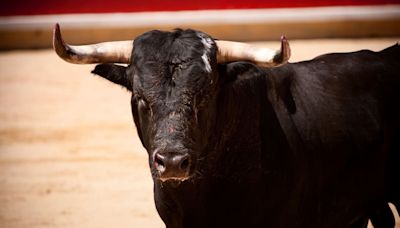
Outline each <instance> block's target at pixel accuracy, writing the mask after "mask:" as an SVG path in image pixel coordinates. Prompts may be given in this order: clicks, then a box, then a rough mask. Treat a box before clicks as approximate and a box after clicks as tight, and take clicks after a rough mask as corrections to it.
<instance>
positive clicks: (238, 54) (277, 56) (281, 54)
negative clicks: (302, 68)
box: [215, 36, 290, 67]
mask: <svg viewBox="0 0 400 228" xmlns="http://www.w3.org/2000/svg"><path fill="white" fill-rule="evenodd" d="M215 43H216V44H217V47H218V54H217V61H218V63H225V62H232V61H250V62H253V63H255V64H257V65H260V66H264V67H275V66H279V65H282V64H285V63H286V62H287V61H288V60H289V58H290V46H289V42H288V41H287V39H286V37H285V36H282V37H281V48H280V49H279V50H271V49H268V48H261V47H256V46H254V45H250V44H246V43H241V42H232V41H224V40H216V41H215Z"/></svg>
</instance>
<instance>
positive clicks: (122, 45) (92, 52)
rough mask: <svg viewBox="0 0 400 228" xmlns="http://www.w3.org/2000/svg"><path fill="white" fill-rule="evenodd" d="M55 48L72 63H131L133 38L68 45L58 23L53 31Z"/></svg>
mask: <svg viewBox="0 0 400 228" xmlns="http://www.w3.org/2000/svg"><path fill="white" fill-rule="evenodd" d="M53 48H54V50H55V51H56V53H57V55H58V56H60V57H61V58H62V59H64V60H65V61H67V62H70V63H76V64H88V63H130V59H131V55H132V49H133V40H127V41H113V42H104V43H98V44H90V45H79V46H73V45H68V44H66V43H65V42H64V40H63V38H62V36H61V31H60V26H59V25H58V24H56V25H55V26H54V31H53Z"/></svg>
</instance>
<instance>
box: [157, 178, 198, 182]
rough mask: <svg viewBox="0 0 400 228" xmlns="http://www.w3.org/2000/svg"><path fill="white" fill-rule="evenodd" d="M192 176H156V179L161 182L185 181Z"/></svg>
mask: <svg viewBox="0 0 400 228" xmlns="http://www.w3.org/2000/svg"><path fill="white" fill-rule="evenodd" d="M191 178H192V176H186V177H157V179H158V180H160V181H161V182H167V183H168V182H171V183H172V182H185V181H188V180H190V179H191Z"/></svg>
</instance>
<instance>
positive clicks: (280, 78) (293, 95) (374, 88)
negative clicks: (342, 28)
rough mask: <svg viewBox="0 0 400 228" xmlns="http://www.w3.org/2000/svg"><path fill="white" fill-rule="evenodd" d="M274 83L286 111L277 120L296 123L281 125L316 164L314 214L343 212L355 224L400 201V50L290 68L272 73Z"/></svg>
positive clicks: (312, 170) (312, 169)
mask: <svg viewBox="0 0 400 228" xmlns="http://www.w3.org/2000/svg"><path fill="white" fill-rule="evenodd" d="M272 80H273V81H274V83H275V84H276V85H275V88H278V89H277V90H276V93H277V94H278V95H277V97H279V98H280V99H279V100H278V101H277V102H278V103H281V105H277V106H275V107H285V108H284V110H277V113H279V114H278V115H281V116H283V115H285V116H288V118H280V121H281V124H282V125H283V126H286V127H285V131H286V133H288V134H287V135H289V136H290V137H289V142H290V143H291V144H292V148H293V150H297V151H298V150H299V149H298V148H299V147H302V149H301V151H300V152H302V153H304V156H305V160H306V161H307V163H308V164H307V165H305V168H306V169H307V170H308V179H307V181H309V182H310V183H313V184H312V185H311V186H310V187H309V188H312V189H311V190H308V191H309V193H310V194H315V195H316V196H317V198H319V199H320V202H314V203H315V205H314V206H311V210H312V207H320V209H321V210H322V211H323V210H324V208H325V209H326V211H327V212H328V211H329V210H334V208H338V215H339V214H340V213H341V212H340V209H339V208H342V209H343V208H347V209H346V210H349V211H347V212H346V213H345V214H342V215H340V216H347V215H350V214H351V213H352V212H351V211H353V212H354V213H358V212H356V211H357V210H359V211H363V210H364V211H365V210H368V209H366V208H368V207H369V206H370V205H368V206H367V202H373V204H379V203H380V202H381V201H383V200H385V198H387V197H388V195H390V196H391V197H392V198H396V199H397V200H398V198H399V197H398V196H396V194H397V193H395V191H392V190H389V193H387V192H388V189H393V188H394V184H395V183H394V182H393V181H392V180H394V179H396V178H397V175H399V174H397V173H400V171H399V168H398V167H396V166H394V163H398V162H400V159H399V155H398V154H399V153H398V152H396V150H397V151H399V148H400V147H399V143H398V141H399V140H400V138H398V137H399V135H400V134H399V132H400V102H399V98H400V93H399V92H398V91H399V89H400V48H399V45H394V46H392V47H390V48H387V49H385V50H383V51H381V52H372V51H366V50H363V51H359V52H354V53H347V54H346V53H343V54H341V53H334V54H327V55H322V56H319V57H317V58H315V59H313V60H311V61H305V62H299V63H294V64H288V65H287V66H284V67H280V68H277V69H274V70H272ZM282 91H283V92H282ZM278 109H279V108H278ZM293 132H296V134H293ZM293 135H294V136H293ZM388 157H390V159H392V161H391V160H390V159H388ZM388 167H389V169H388ZM388 179H389V180H388ZM392 182H393V184H392ZM387 185H389V186H387ZM307 188H308V187H307ZM397 192H400V191H398V190H397ZM332 199H334V200H332ZM322 202H324V203H322ZM310 204H311V205H312V204H313V203H310ZM348 205H352V207H353V208H352V209H350V208H348ZM342 212H343V211H342ZM346 214H347V215H346ZM332 219H334V218H332Z"/></svg>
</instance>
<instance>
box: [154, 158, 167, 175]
mask: <svg viewBox="0 0 400 228" xmlns="http://www.w3.org/2000/svg"><path fill="white" fill-rule="evenodd" d="M163 159H164V157H163V156H161V155H160V154H156V156H154V164H155V165H156V167H157V169H158V170H159V171H163V170H165V163H164V161H163Z"/></svg>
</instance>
